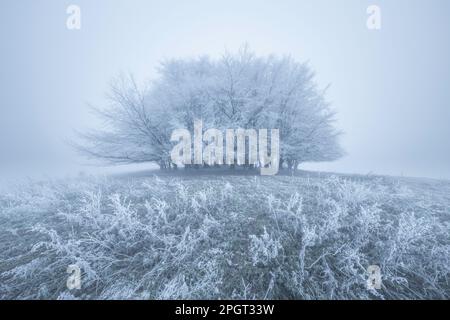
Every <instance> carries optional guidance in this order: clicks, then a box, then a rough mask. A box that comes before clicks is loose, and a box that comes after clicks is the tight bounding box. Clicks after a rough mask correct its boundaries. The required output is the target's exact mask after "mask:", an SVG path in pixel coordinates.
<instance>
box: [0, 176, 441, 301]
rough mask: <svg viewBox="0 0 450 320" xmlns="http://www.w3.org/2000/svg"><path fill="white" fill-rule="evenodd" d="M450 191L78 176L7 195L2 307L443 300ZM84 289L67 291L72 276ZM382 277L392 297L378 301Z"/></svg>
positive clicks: (334, 182) (348, 182) (0, 204)
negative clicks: (372, 280) (73, 268)
mask: <svg viewBox="0 0 450 320" xmlns="http://www.w3.org/2000/svg"><path fill="white" fill-rule="evenodd" d="M449 213H450V183H449V182H443V181H432V180H407V179H396V178H385V177H361V176H352V177H344V176H332V175H327V176H317V175H309V174H302V175H297V176H275V177H261V176H239V175H234V176H231V175H229V176H222V177H219V176H212V175H201V176H186V175H185V176H182V175H179V176H176V175H167V174H166V175H162V174H160V175H157V176H156V175H155V176H147V177H132V176H128V177H107V178H95V177H80V178H77V179H72V180H61V181H60V180H48V181H26V182H24V183H22V184H20V183H16V184H15V185H11V184H9V185H7V186H5V187H4V188H3V189H2V190H1V192H0V298H1V299H43V298H48V299H74V298H80V299H117V298H124V299H177V298H192V299H199V298H206V299H215V298H228V299H239V298H241V299H254V298H255V299H265V298H267V299H268V298H273V299H324V298H327V299H393V298H395V299H406V298H407V299H429V298H437V299H444V298H449V296H450V283H449V282H448V281H449V271H450V239H449V234H450V224H449V221H450V219H449ZM72 264H76V265H78V266H79V267H80V268H81V270H82V283H81V289H79V290H77V289H74V290H69V289H67V286H66V281H67V277H68V276H69V275H68V274H67V267H68V265H72ZM369 265H379V266H380V268H381V274H382V288H381V289H380V290H375V289H371V290H369V289H367V286H366V280H367V278H368V274H367V268H368V266H369Z"/></svg>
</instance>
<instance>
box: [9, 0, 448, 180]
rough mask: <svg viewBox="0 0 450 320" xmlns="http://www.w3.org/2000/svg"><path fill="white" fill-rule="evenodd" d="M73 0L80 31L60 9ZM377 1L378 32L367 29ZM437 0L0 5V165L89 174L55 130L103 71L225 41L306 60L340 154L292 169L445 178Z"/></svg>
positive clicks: (150, 63) (444, 17) (443, 37)
mask: <svg viewBox="0 0 450 320" xmlns="http://www.w3.org/2000/svg"><path fill="white" fill-rule="evenodd" d="M71 4H75V5H78V6H80V8H81V30H68V29H67V28H66V19H67V17H68V14H67V13H66V9H67V7H68V6H69V5H71ZM372 4H375V5H378V6H380V8H381V12H382V29H381V30H378V31H374V30H368V29H367V27H366V20H367V18H368V15H367V13H366V9H367V7H368V6H369V5H372ZM449 13H450V2H449V1H447V0H431V1H425V0H421V1H419V0H396V1H382V0H371V1H365V0H364V1H361V0H342V1H332V0H326V1H325V0H319V1H317V0H316V1H311V0H309V1H299V0H292V1H287V0H283V1H253V0H252V1H234V0H233V1H205V0H199V1H189V2H187V1H161V0H160V1H146V0H142V1H137V0H129V1H119V0H96V1H87V0H86V1H83V0H72V1H51V0H42V1H32V0H16V1H13V0H4V1H2V2H1V3H0V43H1V50H0V52H1V59H0V70H1V71H0V88H1V89H0V174H6V173H12V172H14V173H24V172H26V173H35V172H42V173H47V174H52V173H56V172H78V171H80V170H83V171H102V170H105V169H100V168H97V167H90V166H86V164H87V163H88V162H87V161H86V160H85V159H83V158H81V157H80V156H78V155H77V154H76V153H75V152H74V151H73V150H72V149H71V148H70V147H69V146H67V144H66V141H68V140H70V139H72V138H73V136H74V130H84V129H86V128H92V127H95V126H98V125H100V123H99V121H98V120H97V119H96V118H95V116H94V115H92V114H91V112H90V110H89V107H88V104H92V105H96V106H104V105H105V104H107V99H106V97H105V94H106V93H107V91H108V86H109V83H110V81H111V79H112V78H113V77H115V76H117V75H118V74H119V73H120V72H131V73H133V74H134V75H135V76H136V79H137V80H138V81H139V82H141V83H143V82H144V81H146V80H151V79H152V78H155V77H156V76H157V72H156V68H157V66H158V63H159V61H161V60H162V59H165V58H174V57H191V56H192V57H193V56H197V55H203V54H209V55H210V56H212V57H218V56H219V55H221V54H222V53H223V52H224V51H225V50H230V51H236V50H237V49H238V48H239V47H241V46H242V45H243V44H244V43H248V45H249V46H250V48H251V50H253V51H254V52H255V53H256V54H257V55H266V54H272V53H274V54H279V55H283V54H290V55H291V56H292V57H293V58H295V59H296V60H299V61H305V60H308V61H309V62H310V65H311V66H312V68H313V69H314V70H315V71H316V74H317V76H316V80H317V82H318V83H319V85H320V86H321V87H326V86H327V85H328V84H331V87H330V89H329V91H328V94H327V98H328V100H329V101H330V102H331V103H332V105H333V107H334V109H335V110H336V111H337V119H338V121H337V127H338V128H340V129H341V130H343V131H344V135H343V136H342V138H341V142H342V146H343V147H344V149H345V150H346V152H347V156H345V157H343V158H342V159H341V160H338V161H335V162H329V163H319V164H303V165H302V166H301V169H309V170H324V171H333V172H345V173H363V174H366V173H374V174H389V175H405V176H426V177H434V178H446V179H449V178H450V141H449V140H450V139H449V138H450V127H449V125H448V124H449V122H450V105H449V103H450V92H449V83H450V62H449V58H448V57H449V56H450V40H449V39H450V37H449V33H450V19H449V18H448V14H449Z"/></svg>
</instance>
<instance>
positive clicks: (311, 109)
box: [77, 48, 343, 169]
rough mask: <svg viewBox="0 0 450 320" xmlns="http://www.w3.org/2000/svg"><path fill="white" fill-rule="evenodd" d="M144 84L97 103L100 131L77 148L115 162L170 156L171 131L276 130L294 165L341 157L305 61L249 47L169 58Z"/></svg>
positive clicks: (129, 83)
mask: <svg viewBox="0 0 450 320" xmlns="http://www.w3.org/2000/svg"><path fill="white" fill-rule="evenodd" d="M158 72H159V77H158V78H157V79H156V80H155V81H153V82H152V84H151V85H150V86H149V87H147V88H144V89H140V88H138V86H137V85H136V82H135V81H134V79H133V77H132V76H130V77H127V78H124V77H122V78H120V79H119V80H118V81H116V82H115V83H114V85H112V87H111V93H110V96H109V98H110V100H111V104H110V106H108V107H107V108H104V109H97V110H96V112H97V114H98V115H99V116H100V117H101V118H102V119H103V120H104V121H105V127H104V128H102V129H100V130H95V131H90V132H86V133H83V134H81V137H82V138H83V143H81V144H78V146H77V147H78V149H79V150H80V151H82V152H83V153H84V154H86V155H88V156H91V157H94V158H97V159H101V160H104V161H107V162H109V163H112V164H122V163H137V162H156V163H158V164H159V165H160V167H161V168H162V169H165V168H173V167H176V166H175V165H174V164H173V163H172V162H171V160H170V151H171V149H172V147H173V144H172V143H171V142H170V136H171V132H172V131H173V130H174V129H178V128H186V129H188V130H189V131H191V132H192V131H193V126H194V120H196V119H201V120H202V121H203V127H204V129H205V130H206V129H208V128H217V129H219V130H226V129H229V128H235V129H238V128H243V129H259V128H267V129H275V128H276V129H279V130H280V164H281V166H283V165H284V167H287V168H290V169H297V167H298V165H299V164H301V163H302V162H314V161H332V160H336V159H338V158H339V157H341V156H342V154H343V151H342V149H341V147H340V145H339V143H338V138H339V135H340V132H339V131H337V130H336V129H335V127H334V123H335V117H334V116H335V114H334V112H333V110H332V109H331V107H330V105H329V104H328V103H327V101H326V99H325V93H326V89H325V90H320V89H319V88H318V86H317V85H316V83H315V81H314V73H313V71H312V70H311V68H310V67H309V66H308V64H307V63H299V62H296V61H294V60H293V59H292V58H290V57H276V56H268V57H257V56H255V55H254V54H253V53H251V52H249V50H248V49H247V48H243V49H241V50H240V51H239V52H237V53H236V54H231V53H228V52H227V53H225V54H224V55H223V56H222V57H221V58H220V59H217V60H213V59H210V58H209V57H207V56H203V57H199V58H195V59H172V60H168V61H164V62H162V63H161V64H160V66H159V68H158Z"/></svg>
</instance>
